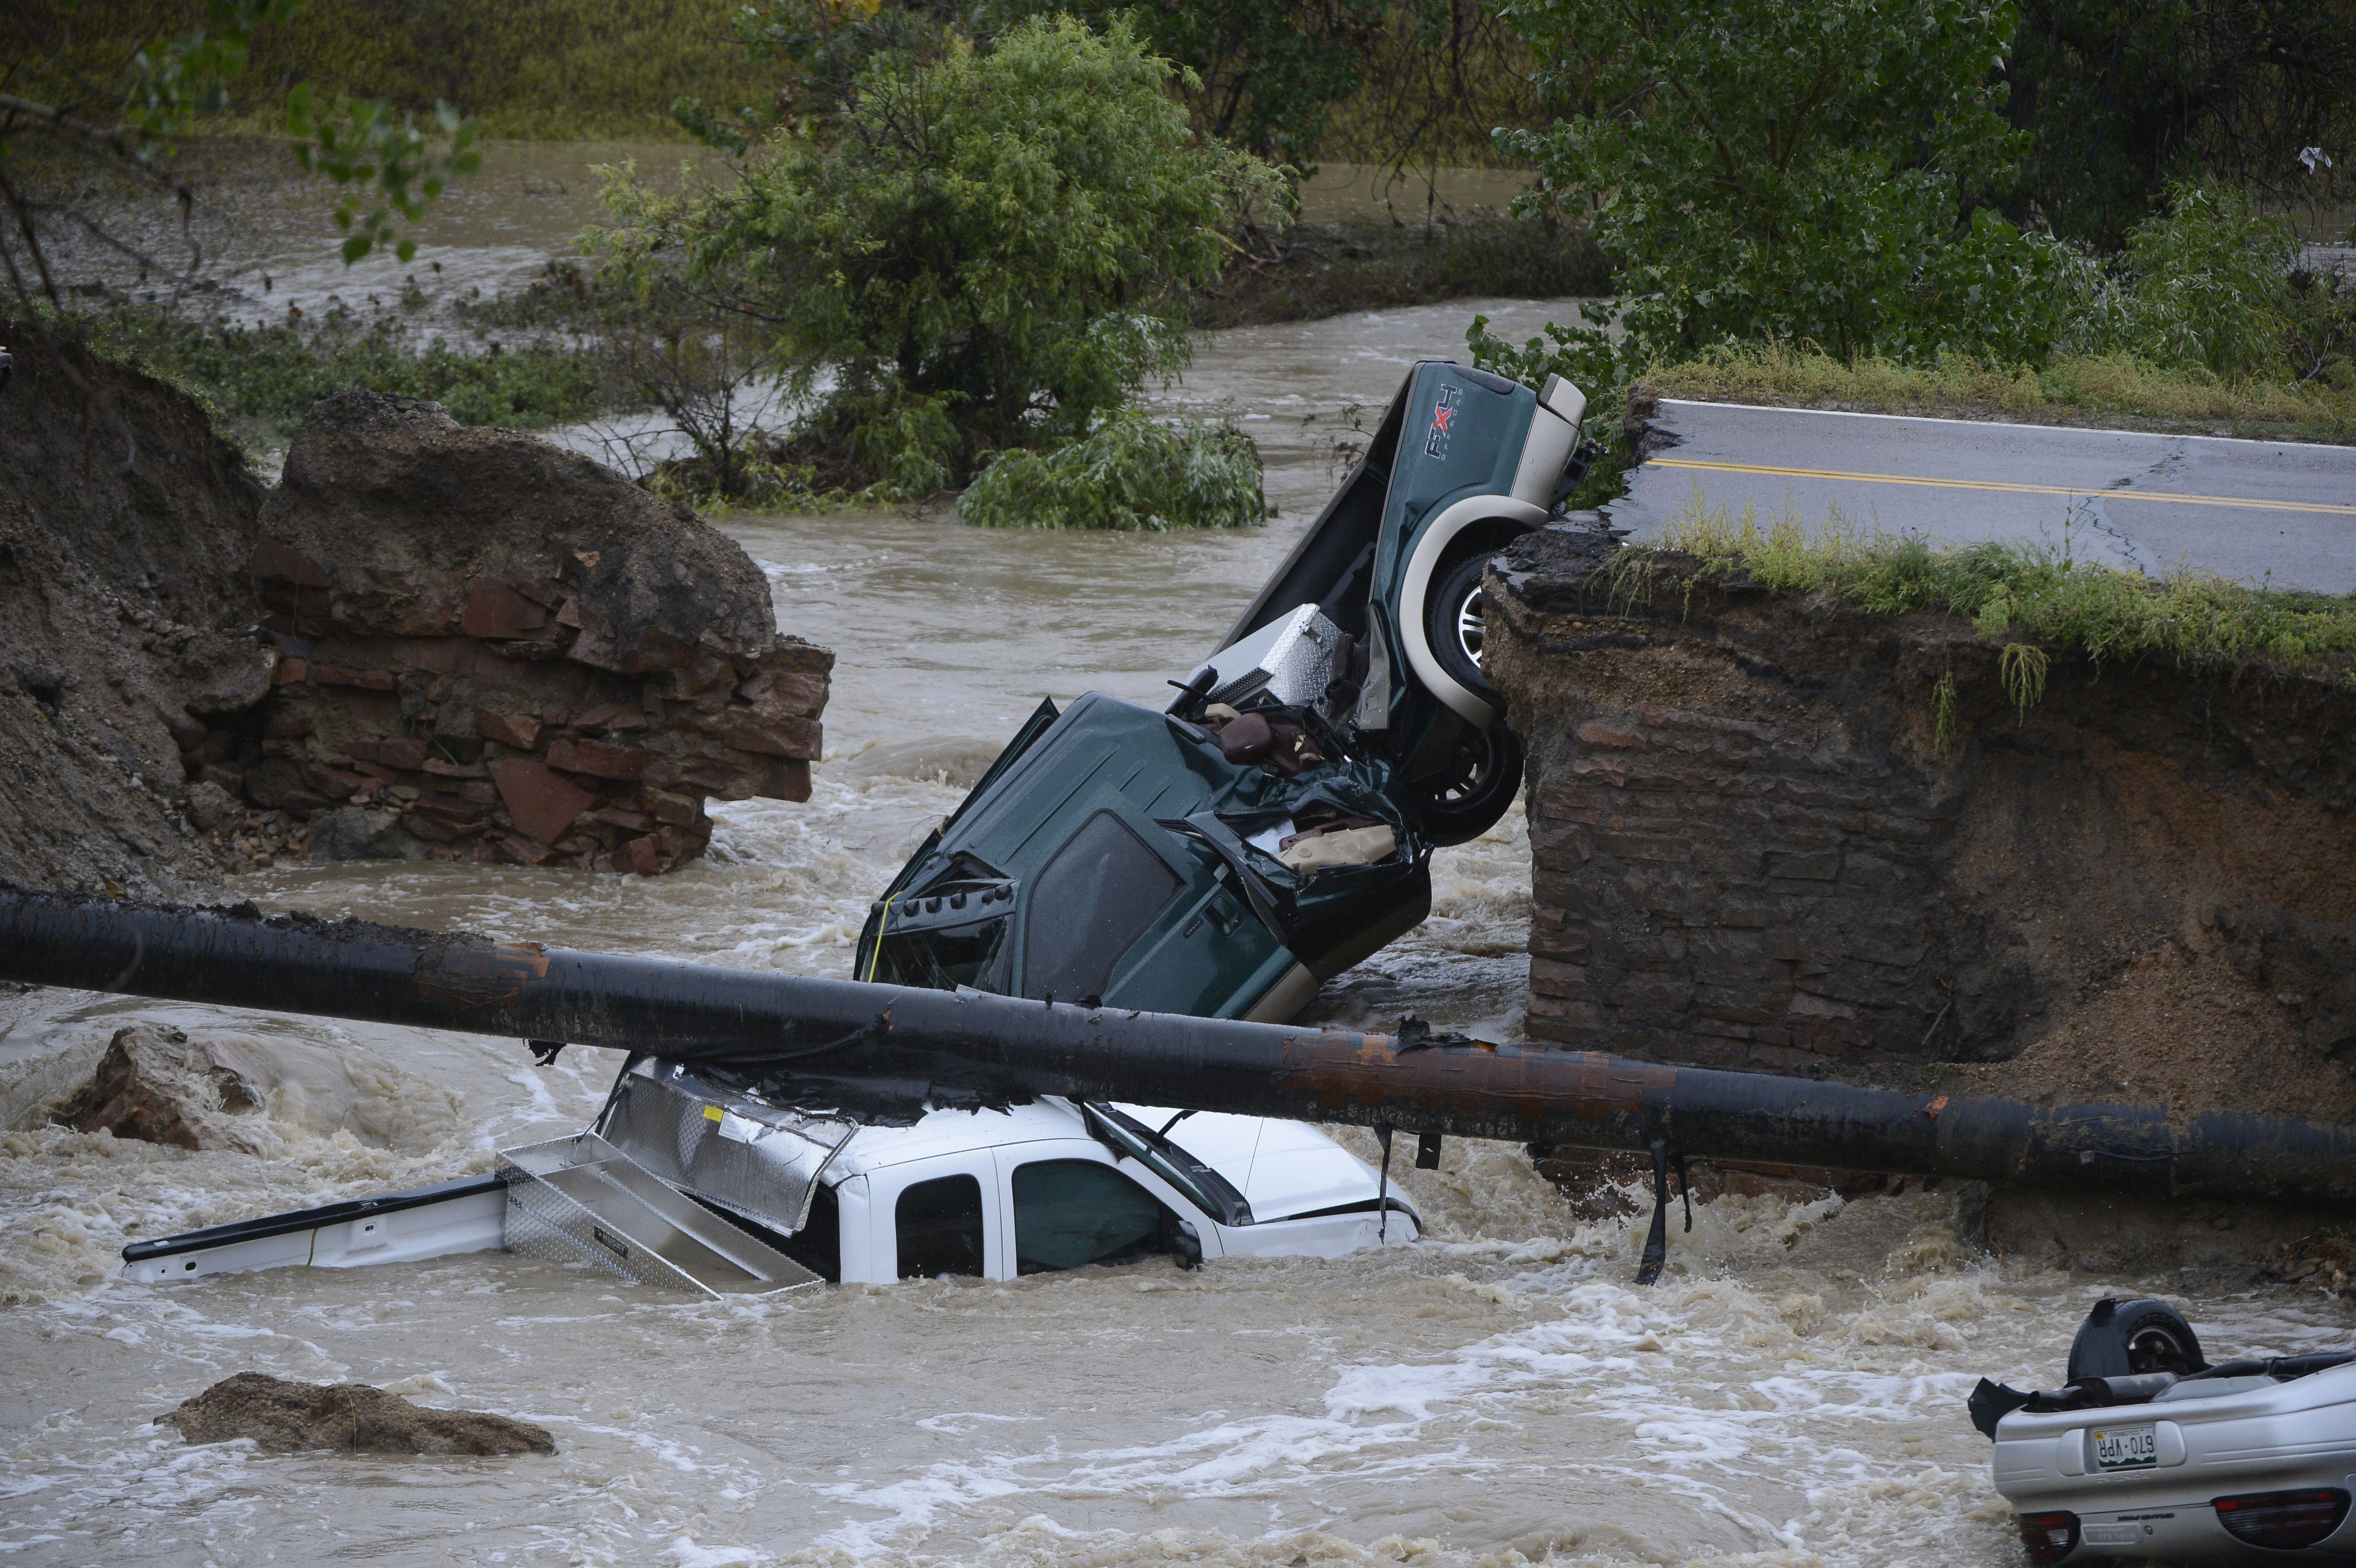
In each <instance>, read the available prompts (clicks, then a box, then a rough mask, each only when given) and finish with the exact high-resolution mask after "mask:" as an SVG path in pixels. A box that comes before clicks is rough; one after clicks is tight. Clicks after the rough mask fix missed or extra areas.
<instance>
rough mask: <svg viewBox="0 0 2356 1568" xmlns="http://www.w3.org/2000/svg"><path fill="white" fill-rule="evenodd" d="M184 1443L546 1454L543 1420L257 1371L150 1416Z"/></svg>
mask: <svg viewBox="0 0 2356 1568" xmlns="http://www.w3.org/2000/svg"><path fill="white" fill-rule="evenodd" d="M156 1424H157V1425H159V1426H170V1427H176V1428H177V1429H178V1431H179V1434H180V1435H181V1436H182V1437H183V1438H185V1439H186V1440H187V1441H188V1442H190V1443H227V1442H230V1441H231V1440H233V1439H236V1438H240V1437H246V1438H251V1439H252V1440H253V1442H254V1444H255V1445H256V1446H258V1447H261V1448H263V1449H268V1450H272V1451H274V1452H278V1453H298V1452H301V1451H303V1450H306V1449H320V1448H325V1449H329V1450H332V1451H336V1452H339V1453H345V1454H469V1455H497V1454H553V1453H555V1452H556V1439H555V1438H554V1437H552V1436H551V1435H549V1432H548V1429H547V1428H546V1427H544V1426H534V1425H533V1424H531V1423H530V1422H528V1421H518V1420H516V1419H515V1418H514V1417H512V1416H506V1415H494V1414H490V1413H487V1412H484V1411H477V1410H427V1409H424V1408H423V1407H421V1406H418V1405H414V1404H412V1403H409V1402H408V1401H407V1400H405V1399H403V1398H402V1397H401V1396H400V1395H399V1394H393V1393H387V1392H384V1391H383V1390H382V1389H380V1388H371V1387H369V1385H368V1384H366V1383H298V1382H291V1381H287V1380H286V1379H284V1378H273V1377H271V1376H269V1375H268V1374H267V1373H264V1372H239V1373H238V1374H236V1375H235V1376H234V1377H228V1378H223V1379H222V1380H221V1381H219V1382H217V1383H215V1384H213V1386H212V1387H210V1388H209V1389H207V1390H205V1392H202V1393H200V1394H198V1395H197V1396H196V1397H195V1398H194V1399H190V1400H187V1401H184V1402H182V1403H181V1404H180V1406H179V1407H178V1408H177V1409H176V1410H173V1411H171V1412H169V1413H166V1414H164V1415H160V1416H158V1417H156Z"/></svg>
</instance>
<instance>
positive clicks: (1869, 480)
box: [1647, 457, 2356, 517]
mask: <svg viewBox="0 0 2356 1568" xmlns="http://www.w3.org/2000/svg"><path fill="white" fill-rule="evenodd" d="M1647 466H1649V467H1654V468H1707V469H1710V470H1713V471H1715V472H1717V473H1720V474H1763V475H1772V476H1778V477H1782V478H1786V479H1850V480H1855V481H1857V482H1858V483H1860V484H1866V485H1922V486H1924V487H1925V488H1928V489H1933V490H1997V491H2002V492H2005V493H2006V494H2008V495H2015V496H2099V497H2100V498H2102V499H2103V500H2105V501H2173V502H2176V503H2178V504H2179V505H2182V506H2187V507H2244V508H2247V509H2249V510H2251V511H2257V512H2327V513H2329V514H2331V515H2332V516H2334V517H2356V506H2346V507H2343V506H2335V505H2333V504H2332V503H2331V502H2329V501H2260V500H2254V499H2252V498H2250V497H2247V496H2179V495H2171V494H2169V492H2167V491H2164V490H2087V489H2081V488H2077V487H2075V486H2072V485H2009V484H2007V483H2005V482H2004V481H2002V480H2000V479H1923V478H1917V477H1915V476H1913V475H1906V474H1849V473H1844V472H1843V471H1841V470H1839V469H1837V468H1776V467H1772V466H1770V465H1768V464H1759V463H1704V462H1701V461H1700V460H1698V459H1697V458H1690V457H1655V458H1652V459H1649V460H1648V463H1647Z"/></svg>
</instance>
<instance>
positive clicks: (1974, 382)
mask: <svg viewBox="0 0 2356 1568" xmlns="http://www.w3.org/2000/svg"><path fill="white" fill-rule="evenodd" d="M1636 392H1637V395H1638V396H1639V397H1641V396H1642V395H1643V394H1644V393H1648V392H1649V393H1652V394H1654V395H1655V396H1659V397H1664V398H1687V399H1691V400H1695V401H1698V402H1724V403H1767V404H1777V405H1783V406H1787V407H1794V408H1822V409H1842V410H1848V411H1860V412H1871V413H1891V414H1923V415H1933V416H1937V415H1947V416H1960V417H1964V418H1979V419H1987V418H1990V417H1996V416H2001V417H2005V418H2009V419H2017V420H2022V421H2031V422H2036V423H2042V424H2097V425H2123V426H2126V427H2128V428H2131V429H2154V428H2157V429H2164V430H2182V431H2188V432H2198V433H2201V434H2204V435H2251V436H2271V437H2277V438H2280V437H2289V438H2293V439H2297V440H2302V441H2329V442H2348V441H2356V382H2347V383H2345V384H2339V385H2335V384H2333V383H2332V382H2331V381H2329V380H2327V379H2322V378H2318V379H2314V380H2310V381H2307V382H2304V383H2292V382H2289V381H2287V380H2285V379H2255V378H2254V379H2247V380H2242V381H2229V380H2226V379H2223V378H2221V377H2218V376H2215V375H2212V374H2211V373H2210V372H2208V371H2206V370H2200V369H2178V370H2171V369H2164V368H2159V367H2157V366H2154V365H2151V364H2149V363H2147V361H2144V360H2142V359H2138V358H2136V357H2132V356H2129V355H2126V354H2102V355H2091V354H2077V355H2059V356H2056V357H2054V359H2053V360H2052V362H2051V364H2049V365H2047V366H2046V367H2045V368H2042V369H2035V368H2028V367H2011V368H2008V367H2004V366H1999V365H1993V364H1989V363H1987V362H1985V361H1982V360H1979V359H1975V358H1972V357H1968V356H1964V355H1945V356H1942V357H1940V358H1939V359H1938V360H1937V361H1935V362H1934V363H1932V364H1929V365H1921V366H1916V365H1902V364H1899V363H1897V362H1895V361H1892V360H1889V359H1883V358H1877V357H1859V358H1858V360H1857V361H1856V363H1854V364H1844V363H1843V362H1842V361H1841V360H1840V359H1839V358H1838V357H1836V356H1834V355H1830V354H1826V353H1825V352H1823V351H1822V350H1821V349H1817V348H1815V347H1789V346H1786V345H1783V344H1773V343H1771V344H1766V345H1762V346H1758V347H1730V348H1724V349H1720V350H1718V351H1717V352H1715V353H1711V354H1708V355H1706V356H1704V357H1701V358H1698V359H1695V360H1689V361H1687V362H1686V363H1683V364H1676V365H1655V366H1653V367H1652V368H1649V369H1647V370H1646V371H1645V372H1644V375H1643V376H1642V377H1641V378H1639V379H1638V380H1637V382H1636Z"/></svg>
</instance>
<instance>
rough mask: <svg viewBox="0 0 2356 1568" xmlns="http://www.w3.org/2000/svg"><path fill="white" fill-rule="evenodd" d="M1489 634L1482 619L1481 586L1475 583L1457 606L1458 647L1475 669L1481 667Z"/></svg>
mask: <svg viewBox="0 0 2356 1568" xmlns="http://www.w3.org/2000/svg"><path fill="white" fill-rule="evenodd" d="M1487 633H1488V626H1487V624H1486V623H1485V622H1484V621H1483V619H1482V617H1481V586H1480V584H1478V583H1475V584H1473V585H1472V589H1471V591H1470V592H1467V593H1466V594H1465V595H1464V601H1463V603H1461V604H1459V605H1457V606H1456V645H1457V646H1458V647H1460V648H1462V649H1463V650H1464V656H1465V657H1466V658H1467V659H1469V660H1471V661H1472V667H1473V668H1474V669H1479V668H1480V667H1481V644H1482V642H1483V639H1484V638H1485V637H1486V635H1487Z"/></svg>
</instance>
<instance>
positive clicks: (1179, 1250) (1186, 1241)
mask: <svg viewBox="0 0 2356 1568" xmlns="http://www.w3.org/2000/svg"><path fill="white" fill-rule="evenodd" d="M1171 1250H1172V1252H1173V1253H1174V1254H1175V1255H1176V1257H1177V1259H1178V1266H1179V1267H1180V1268H1182V1269H1198V1268H1201V1267H1202V1266H1203V1238H1202V1237H1200V1236H1198V1235H1196V1234H1195V1233H1194V1222H1193V1221H1188V1220H1181V1221H1178V1234H1177V1236H1176V1238H1175V1240H1174V1243H1173V1247H1172V1249H1171Z"/></svg>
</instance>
